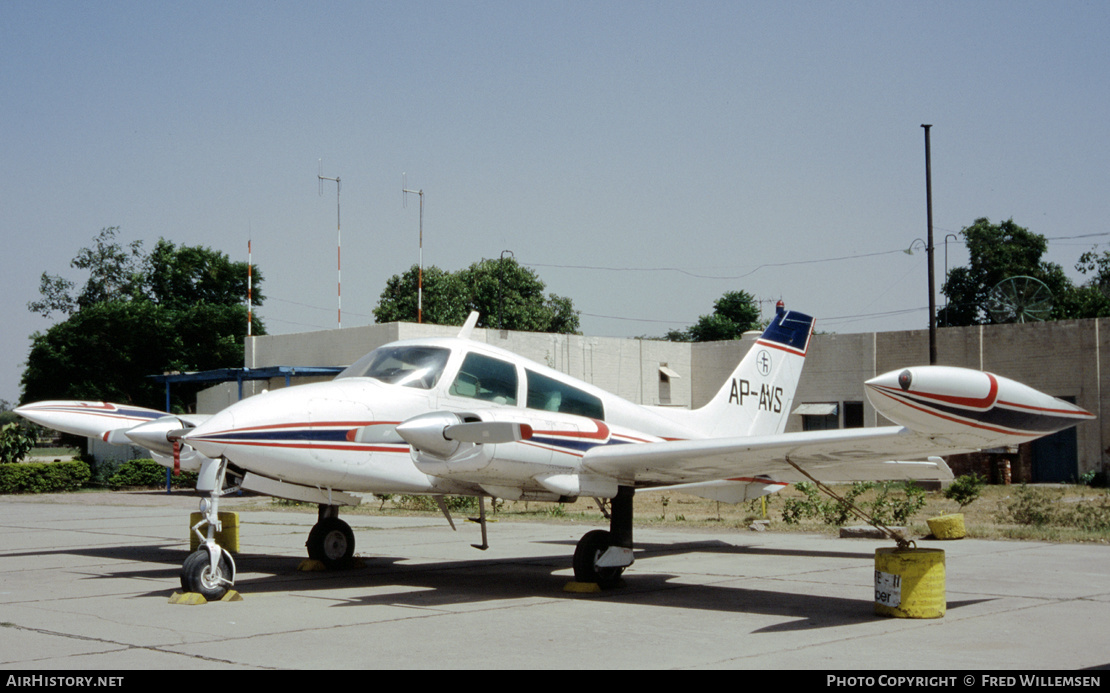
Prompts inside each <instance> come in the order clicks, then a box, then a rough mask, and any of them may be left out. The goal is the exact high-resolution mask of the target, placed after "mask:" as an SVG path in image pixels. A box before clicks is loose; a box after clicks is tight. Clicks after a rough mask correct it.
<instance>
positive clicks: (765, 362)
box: [755, 351, 771, 375]
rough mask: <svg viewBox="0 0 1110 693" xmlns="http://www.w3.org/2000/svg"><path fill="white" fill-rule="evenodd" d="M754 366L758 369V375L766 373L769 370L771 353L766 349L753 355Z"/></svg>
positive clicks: (768, 372)
mask: <svg viewBox="0 0 1110 693" xmlns="http://www.w3.org/2000/svg"><path fill="white" fill-rule="evenodd" d="M755 365H756V368H758V369H759V374H760V375H768V374H770V372H771V355H770V354H768V353H767V352H766V351H760V352H759V353H758V354H757V355H756V357H755Z"/></svg>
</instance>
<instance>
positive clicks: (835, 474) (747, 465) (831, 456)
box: [582, 426, 983, 486]
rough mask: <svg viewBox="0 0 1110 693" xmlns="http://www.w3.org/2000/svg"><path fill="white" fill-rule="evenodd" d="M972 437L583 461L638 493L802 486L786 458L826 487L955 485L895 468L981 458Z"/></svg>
mask: <svg viewBox="0 0 1110 693" xmlns="http://www.w3.org/2000/svg"><path fill="white" fill-rule="evenodd" d="M982 443H983V441H980V440H977V437H976V436H975V435H974V434H962V435H947V436H936V435H928V434H923V433H918V432H915V431H913V430H911V429H908V428H905V427H902V426H884V427H880V428H853V429H840V430H831V431H805V432H798V433H784V434H781V435H772V436H757V437H750V438H717V439H707V440H681V441H669V442H664V443H652V444H650V445H619V446H598V447H595V448H593V449H591V450H589V451H588V452H587V453H586V455H585V456H584V457H583V459H582V467H583V469H584V470H585V471H588V472H590V473H592V474H600V475H605V476H611V477H616V478H618V479H622V480H631V481H633V483H634V484H635V485H636V486H658V485H674V484H688V483H702V482H709V481H718V480H726V479H735V478H738V477H743V478H753V477H760V476H766V477H770V478H772V479H775V480H780V481H794V480H800V479H803V478H804V477H803V476H802V475H800V474H799V473H798V472H797V470H795V469H794V467H792V466H791V465H790V463H789V462H787V461H786V460H787V458H789V459H790V460H791V461H793V462H794V463H795V464H797V465H798V466H799V467H801V468H802V469H804V470H806V471H807V472H808V473H810V474H812V475H813V476H814V477H816V478H817V479H820V480H822V481H864V480H866V481H870V480H876V479H937V478H951V472H947V473H946V468H945V470H941V469H939V468H938V465H937V464H936V463H935V462H928V461H921V462H901V461H898V462H894V461H893V460H914V459H922V460H924V459H925V458H927V457H929V456H933V455H949V454H956V453H963V452H971V451H974V450H979V449H981V448H982V447H983V444H982Z"/></svg>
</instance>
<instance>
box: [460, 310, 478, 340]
mask: <svg viewBox="0 0 1110 693" xmlns="http://www.w3.org/2000/svg"><path fill="white" fill-rule="evenodd" d="M477 324H478V311H476V310H473V311H470V315H468V316H467V318H466V322H464V323H463V326H462V329H461V330H459V339H470V333H471V332H473V331H474V326H475V325H477Z"/></svg>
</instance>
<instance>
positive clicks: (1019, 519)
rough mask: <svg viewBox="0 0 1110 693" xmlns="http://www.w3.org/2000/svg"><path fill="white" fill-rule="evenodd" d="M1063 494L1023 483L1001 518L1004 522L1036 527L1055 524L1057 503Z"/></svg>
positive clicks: (1004, 509)
mask: <svg viewBox="0 0 1110 693" xmlns="http://www.w3.org/2000/svg"><path fill="white" fill-rule="evenodd" d="M1061 495H1063V494H1062V493H1051V492H1049V491H1048V489H1035V488H1030V487H1028V486H1026V485H1025V484H1022V485H1021V486H1019V487H1018V488H1017V490H1016V491H1015V492H1014V497H1013V498H1012V499H1011V500H1010V501H1009V502H1008V503H1007V504H1006V507H1005V508H1003V510H1002V513H1001V518H1000V519H1001V520H1002V521H1003V522H1012V523H1014V524H1018V525H1033V526H1034V527H1044V526H1046V525H1050V524H1055V523H1056V520H1057V518H1056V514H1057V512H1056V507H1055V503H1056V501H1057V500H1059V499H1060V496H1061Z"/></svg>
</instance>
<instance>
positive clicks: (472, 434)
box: [443, 421, 532, 445]
mask: <svg viewBox="0 0 1110 693" xmlns="http://www.w3.org/2000/svg"><path fill="white" fill-rule="evenodd" d="M443 437H444V438H446V439H447V440H457V441H458V442H460V443H477V444H479V445H482V444H489V443H515V442H517V441H519V440H528V439H529V438H531V437H532V427H531V426H529V425H528V424H522V423H513V422H511V421H477V422H474V423H460V424H455V425H453V426H447V427H446V428H444V429H443Z"/></svg>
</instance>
